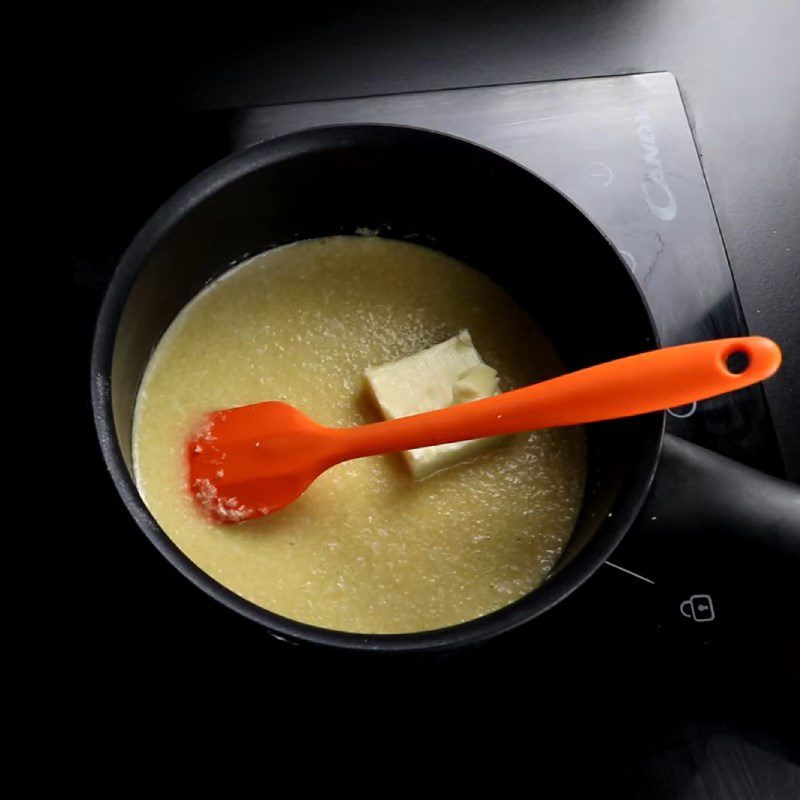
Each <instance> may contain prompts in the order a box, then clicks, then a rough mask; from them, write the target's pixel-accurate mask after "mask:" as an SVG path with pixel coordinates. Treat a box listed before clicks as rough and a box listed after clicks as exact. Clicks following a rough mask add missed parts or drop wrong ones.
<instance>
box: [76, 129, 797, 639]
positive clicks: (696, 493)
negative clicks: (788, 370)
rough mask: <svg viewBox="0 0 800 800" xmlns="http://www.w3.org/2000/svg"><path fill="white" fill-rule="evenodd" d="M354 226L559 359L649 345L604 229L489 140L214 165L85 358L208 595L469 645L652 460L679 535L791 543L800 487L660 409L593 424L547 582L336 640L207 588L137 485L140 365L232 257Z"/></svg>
mask: <svg viewBox="0 0 800 800" xmlns="http://www.w3.org/2000/svg"><path fill="white" fill-rule="evenodd" d="M357 228H371V229H378V230H380V231H381V232H382V235H386V236H391V237H394V238H401V239H409V240H412V241H416V242H419V243H421V244H426V245H428V246H431V247H434V248H436V249H438V250H442V251H444V252H446V253H449V254H450V255H452V256H455V257H456V258H459V259H462V260H463V261H465V262H466V263H468V264H470V265H471V266H473V267H476V268H478V269H480V270H483V271H484V272H486V273H487V274H489V275H490V276H491V277H492V278H493V279H494V280H495V281H496V282H497V283H499V284H501V285H503V286H504V287H505V288H506V289H507V290H508V291H510V292H511V294H512V295H513V296H514V297H515V298H516V299H517V301H518V302H519V303H520V304H521V305H522V306H523V307H525V308H526V309H527V310H528V311H529V312H530V314H531V316H532V317H533V318H534V319H536V320H537V321H538V322H539V323H540V325H541V326H542V327H543V328H544V329H545V331H546V332H547V333H548V335H549V336H550V338H551V339H552V341H553V342H554V344H555V346H556V348H557V349H558V351H559V353H560V355H561V357H562V359H563V360H564V362H565V363H566V365H567V367H568V368H569V369H578V368H581V367H585V366H589V365H591V364H596V363H598V362H601V361H607V360H610V359H613V358H619V357H621V356H626V355H630V354H633V353H637V352H641V351H643V350H649V349H652V348H654V347H657V346H658V337H657V335H656V331H655V328H654V325H653V320H652V318H651V316H650V313H649V310H648V307H647V303H646V302H645V299H644V298H643V296H642V294H641V293H640V291H639V288H638V286H637V284H636V282H635V281H634V280H633V278H632V277H631V275H630V273H629V271H628V269H627V267H626V266H625V264H624V262H623V260H622V259H621V258H620V257H619V255H618V253H617V252H616V250H615V249H614V247H613V246H612V245H611V243H610V242H609V241H608V240H607V239H606V238H605V236H604V235H603V234H602V233H601V232H600V231H599V230H598V229H597V228H596V227H595V226H594V225H593V224H592V223H591V222H590V221H589V220H588V219H587V218H586V217H585V216H584V214H583V213H582V212H581V211H579V210H578V209H577V208H576V207H575V206H574V205H573V204H572V203H571V202H570V201H569V200H567V199H566V198H565V197H564V196H563V195H562V194H560V193H559V192H558V191H557V190H556V189H555V188H553V187H552V186H550V185H549V184H547V183H546V182H545V181H543V180H541V179H540V178H538V177H536V176H535V175H533V174H532V173H530V172H529V171H527V170H526V169H524V168H522V167H521V166H519V165H517V164H515V163H513V162H511V161H509V160H507V159H505V158H503V157H501V156H499V155H497V154H496V153H493V152H491V151H489V150H486V149H484V148H482V147H479V146H477V145H474V144H471V143H468V142H465V141H462V140H460V139H455V138H452V137H449V136H444V135H442V134H438V133H432V132H429V131H423V130H417V129H413V128H403V127H396V126H384V125H358V126H334V127H327V128H316V129H313V130H307V131H302V132H299V133H296V134H291V135H289V136H284V137H281V138H278V139H275V140H272V141H269V142H265V143H262V144H259V145H256V146H255V147H252V148H250V149H248V150H245V151H243V152H240V153H237V154H235V155H233V156H230V157H229V158H226V159H224V160H223V161H220V162H219V163H217V164H215V165H214V166H212V167H211V168H209V169H208V170H206V171H205V172H203V173H202V174H201V175H199V176H198V177H197V178H195V179H194V180H193V181H192V182H191V183H189V184H188V185H187V186H185V187H184V188H183V189H182V190H180V191H179V192H178V193H177V194H176V195H175V196H174V197H172V199H171V200H169V201H168V202H167V203H166V204H165V205H164V206H163V207H162V208H161V209H160V210H159V211H158V212H157V213H156V214H155V216H154V217H153V218H152V219H151V220H150V221H149V222H148V223H147V225H145V227H144V228H143V229H142V231H141V232H140V233H139V235H138V236H137V237H136V239H135V240H134V241H133V243H132V244H131V245H130V247H129V248H128V250H127V252H126V253H125V255H124V256H123V258H122V261H121V262H120V264H119V266H118V267H117V270H116V272H115V274H114V277H113V280H112V281H111V284H110V286H109V289H108V293H107V295H106V298H105V301H104V303H103V306H102V309H101V312H100V316H99V320H98V324H97V330H96V334H95V340H94V350H93V357H92V402H93V406H94V416H95V421H96V425H97V432H98V436H99V440H100V446H101V448H102V451H103V455H104V457H105V460H106V464H107V465H108V469H109V471H110V473H111V477H112V478H113V480H114V483H115V484H116V487H117V490H118V491H119V493H120V495H121V497H122V499H123V501H124V502H125V504H126V505H127V507H128V509H129V511H130V512H131V514H132V515H133V517H134V519H135V520H136V522H137V523H138V525H139V527H140V528H141V529H142V531H143V532H144V533H145V535H146V536H147V537H148V538H149V539H150V541H151V542H153V544H154V545H155V546H156V547H157V548H158V549H159V551H160V552H161V553H162V554H163V555H164V556H165V557H166V558H167V559H168V560H169V561H170V562H171V563H172V564H173V565H174V566H175V567H176V568H177V569H178V570H180V572H182V573H183V574H184V575H185V576H186V577H188V578H189V579H190V580H192V581H193V582H194V583H195V584H196V585H197V586H199V587H200V588H202V589H203V590H204V591H206V592H207V593H208V594H210V595H211V596H212V597H214V598H216V599H217V600H219V601H220V602H221V603H223V604H225V605H226V606H228V607H229V608H231V609H233V610H235V611H238V612H239V613H240V614H243V615H244V616H246V617H249V618H250V619H252V620H254V621H256V622H259V623H260V624H262V625H264V626H265V627H266V628H267V629H268V630H269V631H270V632H272V633H273V634H274V635H276V636H278V637H282V638H288V639H291V640H295V641H298V640H299V641H306V642H314V643H318V644H324V645H332V646H335V647H340V648H345V649H352V650H368V651H384V652H426V651H438V650H443V649H448V648H454V647H459V646H463V645H467V644H474V643H477V642H480V641H483V640H486V639H488V638H490V637H493V636H497V635H498V634H500V633H503V632H504V631H507V630H509V629H511V628H514V627H516V626H518V625H521V624H523V623H525V622H528V621H529V620H532V619H533V618H534V617H536V616H538V615H539V614H542V613H543V612H544V611H546V610H547V609H549V608H550V607H552V606H553V605H554V604H556V603H558V602H559V601H560V600H561V599H562V598H564V597H566V596H567V595H568V594H569V593H570V592H572V591H573V590H574V589H576V588H577V587H578V586H580V585H581V584H582V583H583V582H584V581H585V580H586V579H587V578H588V577H589V576H590V575H591V574H592V573H593V572H594V571H595V570H596V569H597V568H598V567H599V566H600V565H601V564H602V563H603V562H604V561H605V560H606V559H607V558H608V557H609V555H610V554H611V552H612V551H613V549H614V547H615V546H616V545H617V544H618V542H619V541H620V540H621V539H622V537H623V536H624V535H625V533H626V532H627V531H628V529H629V528H630V526H631V524H632V523H633V522H634V520H635V519H636V517H637V515H638V514H639V513H640V512H641V511H642V507H643V505H644V504H645V501H646V500H648V493H649V492H650V487H651V483H652V482H653V478H654V476H655V474H656V469H657V467H658V472H659V475H658V481H657V483H658V486H659V492H657V496H655V497H651V498H650V499H649V502H650V503H651V504H653V509H652V510H650V509H649V510H648V512H647V513H650V514H652V515H653V516H656V517H658V518H660V519H661V520H666V519H667V518H671V519H672V524H674V525H677V526H681V527H683V528H686V527H687V526H688V527H694V528H697V529H698V530H701V529H702V530H705V529H707V528H709V527H720V526H722V527H728V526H729V527H730V528H731V530H735V531H736V532H738V533H744V534H748V535H749V534H752V535H754V536H755V537H756V538H760V539H761V540H762V541H765V540H769V541H771V543H772V544H773V545H774V546H776V547H779V548H783V549H784V550H785V551H786V552H790V553H793V554H794V555H797V554H798V552H800V490H798V489H797V487H793V486H790V485H789V484H787V483H785V482H782V481H778V480H775V479H772V478H768V477H767V476H764V475H761V474H759V473H757V472H755V471H753V470H750V469H748V468H746V467H743V466H741V465H737V464H735V463H734V462H731V461H729V460H727V459H724V458H722V457H721V456H717V455H715V454H712V453H710V452H708V451H705V450H703V449H702V448H698V447H695V446H693V445H690V444H688V443H686V442H682V441H679V440H676V439H674V438H672V437H670V436H665V434H664V414H650V415H646V416H641V417H636V418H630V419H625V420H618V421H613V422H604V423H597V424H593V425H589V426H587V432H588V443H589V472H588V479H587V485H586V491H585V496H584V502H583V507H582V510H581V513H580V517H579V519H578V522H577V525H576V528H575V531H574V533H573V536H572V539H571V540H570V542H569V545H568V546H567V549H566V551H565V553H564V555H563V556H562V558H561V560H560V562H559V563H558V565H557V568H556V569H555V570H554V572H553V574H552V576H551V577H550V579H549V580H548V581H547V582H546V583H545V584H544V585H543V586H542V587H541V588H539V589H537V590H536V591H534V592H532V593H531V594H529V595H527V596H526V597H524V598H522V599H520V600H518V601H517V602H515V603H513V604H512V605H510V606H507V607H506V608H503V609H501V610H499V611H496V612H494V613H492V614H489V615H487V616H485V617H482V618H480V619H477V620H474V621H472V622H467V623H464V624H461V625H456V626H453V627H450V628H444V629H440V630H435V631H429V632H423V633H416V634H402V635H363V634H351V633H342V632H338V631H330V630H325V629H321V628H316V627H313V626H309V625H305V624H303V623H299V622H295V621H293V620H290V619H287V618H285V617H281V616H279V615H277V614H273V613H271V612H269V611H265V610H264V609H262V608H260V607H258V606H256V605H254V604H252V603H250V602H248V601H247V600H243V599H242V598H240V597H238V596H237V595H235V594H234V593H233V592H231V591H229V590H228V589H226V588H225V587H223V586H221V585H220V584H218V583H217V582H216V581H214V580H213V579H212V578H211V577H209V576H208V575H207V574H205V573H204V572H203V571H201V570H200V569H199V568H198V567H196V566H195V565H194V564H193V563H192V562H191V561H190V560H189V559H188V558H187V557H186V556H185V555H183V553H182V552H181V551H180V550H178V549H177V547H175V545H174V544H173V543H172V542H171V540H170V539H169V538H168V537H167V535H166V534H165V533H164V531H162V530H161V528H160V527H159V525H158V523H157V522H156V520H155V519H154V518H153V517H152V516H151V514H150V513H149V512H148V510H147V508H146V507H145V505H144V503H143V502H142V500H141V498H140V497H139V494H138V492H137V490H136V487H135V485H134V482H133V480H132V477H131V423H132V417H133V410H134V403H135V400H136V393H137V390H138V387H139V383H140V380H141V378H142V374H143V372H144V369H145V366H146V364H147V361H148V359H149V357H150V354H151V353H152V351H153V348H154V347H155V346H156V344H157V343H158V341H159V339H160V337H161V336H162V334H163V333H164V331H165V330H166V328H167V327H168V326H169V324H170V323H171V322H172V320H173V319H174V318H175V316H176V315H177V313H178V312H179V311H180V310H181V308H183V306H184V305H186V303H187V302H188V301H189V300H191V298H192V297H193V296H194V295H195V294H197V292H199V291H200V290H201V289H202V288H203V287H204V286H205V285H206V284H207V283H208V282H209V281H210V280H212V279H213V278H215V277H217V276H218V275H220V274H221V273H223V272H224V271H225V270H227V269H228V268H230V266H231V265H232V264H235V263H237V262H239V261H242V260H243V259H245V258H247V257H248V256H251V255H254V254H256V253H259V252H261V251H263V250H267V249H269V248H271V247H275V246H276V245H282V244H286V243H288V242H292V241H296V240H300V239H309V238H314V237H320V236H328V235H331V234H338V233H354V232H355V231H356V229H357ZM265 399H266V398H265ZM662 450H663V453H662ZM660 456H661V460H662V463H661V466H659V458H660ZM664 499H666V502H663V500H664ZM676 516H679V517H680V520H679V521H677V520H676Z"/></svg>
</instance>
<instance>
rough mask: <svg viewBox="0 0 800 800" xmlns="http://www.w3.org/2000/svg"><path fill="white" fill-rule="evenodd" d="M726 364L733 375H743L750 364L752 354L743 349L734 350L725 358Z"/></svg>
mask: <svg viewBox="0 0 800 800" xmlns="http://www.w3.org/2000/svg"><path fill="white" fill-rule="evenodd" d="M725 366H726V367H727V368H728V372H730V373H731V374H732V375H741V374H742V373H743V372H744V371H745V370H746V369H747V368H748V367H749V366H750V356H749V355H748V354H747V353H745V352H744V351H743V350H734V351H733V352H732V353H730V354H729V355H728V357H727V358H726V359H725Z"/></svg>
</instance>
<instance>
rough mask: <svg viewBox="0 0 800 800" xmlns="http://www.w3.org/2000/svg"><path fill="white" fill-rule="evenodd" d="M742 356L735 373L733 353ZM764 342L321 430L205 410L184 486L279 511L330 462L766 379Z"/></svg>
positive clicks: (627, 411) (220, 513) (776, 354)
mask: <svg viewBox="0 0 800 800" xmlns="http://www.w3.org/2000/svg"><path fill="white" fill-rule="evenodd" d="M737 353H738V354H743V357H744V360H746V362H747V364H746V366H745V367H744V368H743V369H742V370H741V371H737V372H734V371H732V370H731V369H730V368H729V358H730V357H731V356H732V355H734V354H737ZM780 363H781V351H780V348H779V347H778V345H776V344H775V342H773V341H771V340H770V339H765V338H763V337H761V336H749V337H742V338H736V339H717V340H715V341H709V342H700V343H698V344H687V345H681V346H679V347H667V348H664V349H662V350H652V351H650V352H648V353H641V354H640V355H635V356H629V357H627V358H620V359H618V360H616V361H609V362H608V363H606V364H599V365H598V366H595V367H589V368H587V369H582V370H579V371H578V372H572V373H569V374H568V375H562V376H560V377H558V378H553V379H552V380H548V381H544V382H543V383H537V384H535V385H533V386H527V387H525V388H523V389H516V390H514V391H513V392H506V393H505V394H500V395H497V396H495V397H490V398H487V399H485V400H476V401H474V402H471V403H464V404H463V405H458V406H452V407H450V408H445V409H441V410H439V411H430V412H428V413H425V414H417V415H415V416H411V417H403V418H401V419H395V420H389V421H386V422H375V423H372V424H370V425H361V426H359V427H355V428H327V427H324V426H322V425H319V424H318V423H316V422H314V421H313V420H311V419H309V418H308V417H306V416H305V415H304V414H302V413H301V412H300V411H298V410H297V409H296V408H294V407H293V406H290V405H288V404H287V403H280V402H266V403H256V404H254V405H249V406H241V407H240V408H231V409H227V410H225V411H215V412H213V413H212V414H209V415H208V416H207V417H206V418H205V419H204V420H203V421H202V423H201V425H200V427H199V428H198V431H197V432H195V434H194V436H193V437H192V439H191V441H190V442H189V488H190V490H191V491H192V493H193V494H194V496H195V498H196V500H197V501H198V502H199V503H200V504H201V505H202V507H203V508H204V509H205V510H206V512H207V513H208V514H209V515H210V516H211V517H212V518H213V519H215V520H216V521H218V522H241V521H243V520H246V519H252V518H253V517H258V516H261V515H263V514H268V513H270V512H273V511H277V510H278V509H280V508H283V507H284V506H286V505H288V504H289V503H291V502H292V501H293V500H295V499H296V498H297V497H299V496H300V495H301V494H302V493H303V492H304V491H305V490H306V488H308V486H309V485H310V484H311V482H312V481H313V480H314V479H315V478H316V477H317V476H318V475H319V474H320V473H321V472H324V471H325V470H326V469H328V468H329V467H332V466H333V465H334V464H338V463H340V462H341V461H347V460H349V459H351V458H361V457H363V456H374V455H378V454H379V453H391V452H394V451H398V450H413V449H414V448H417V447H428V446H430V445H437V444H445V443H446V442H458V441H463V440H466V439H479V438H482V437H484V436H497V435H499V434H509V433H518V432H519V431H527V430H534V429H536V428H552V427H556V426H561V425H578V424H581V423H585V422H597V421H599V420H606V419H616V418H619V417H629V416H633V415H634V414H646V413H648V412H651V411H662V410H664V409H666V408H671V407H673V406H679V405H683V404H685V403H691V402H693V401H695V400H703V399H705V398H707V397H713V396H715V395H718V394H723V393H725V392H730V391H733V390H735V389H741V388H743V387H745V386H749V385H750V384H753V383H756V382H758V381H760V380H764V379H765V378H768V377H770V375H772V374H773V373H774V372H775V371H776V370H777V369H778V367H779V366H780Z"/></svg>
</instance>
